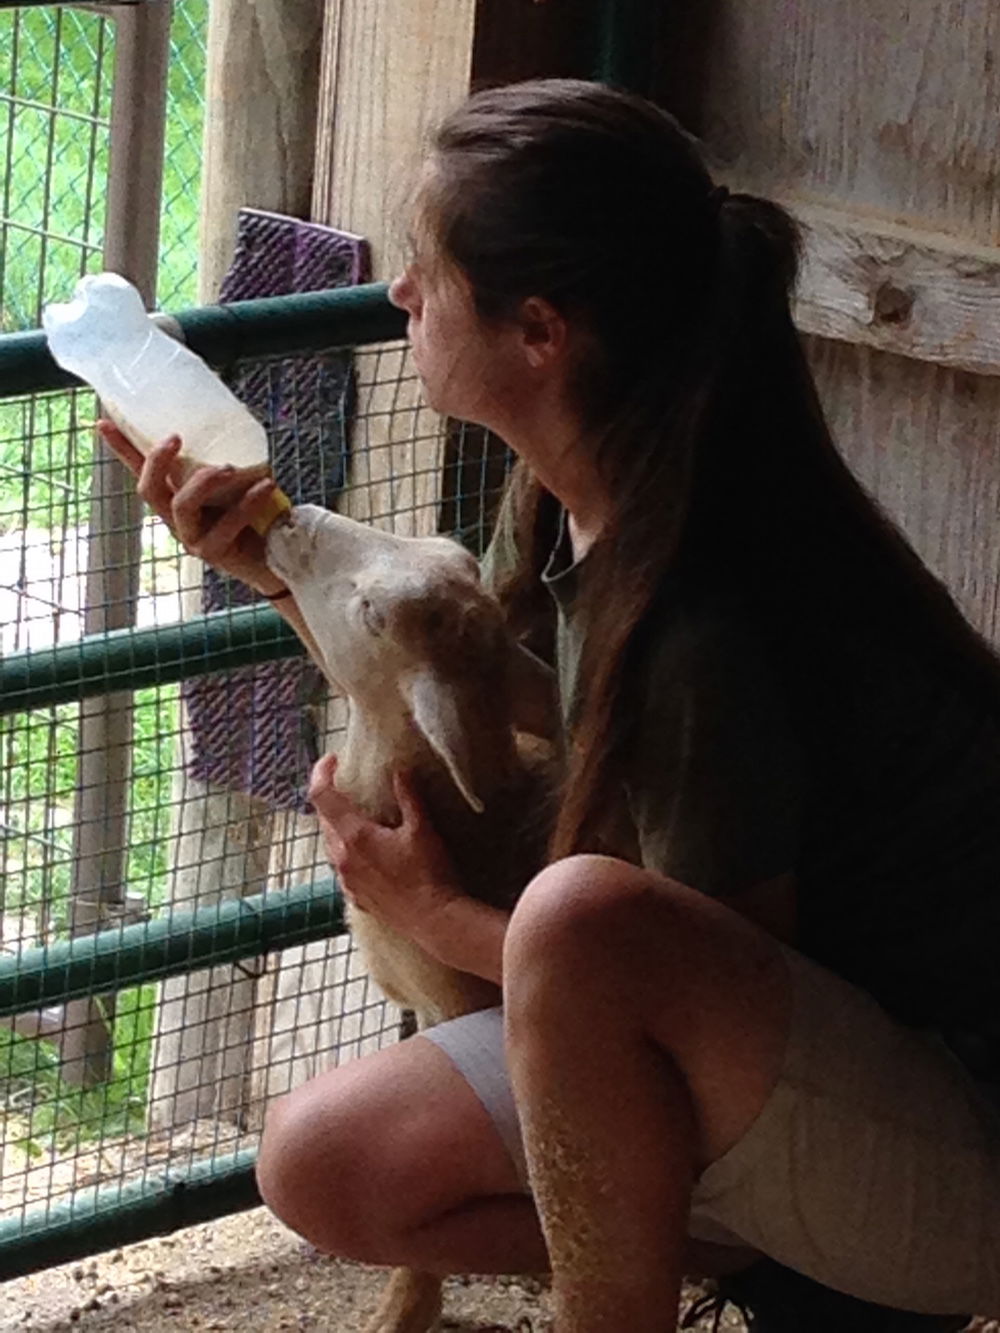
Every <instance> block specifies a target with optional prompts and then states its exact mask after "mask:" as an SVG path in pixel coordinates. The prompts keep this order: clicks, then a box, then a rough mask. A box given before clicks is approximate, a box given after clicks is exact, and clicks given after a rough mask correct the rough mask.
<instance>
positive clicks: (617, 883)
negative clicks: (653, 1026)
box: [505, 854, 692, 973]
mask: <svg viewBox="0 0 1000 1333" xmlns="http://www.w3.org/2000/svg"><path fill="white" fill-rule="evenodd" d="M690 896H692V895H691V894H690V890H687V889H684V888H683V887H682V886H680V885H674V884H673V883H672V882H671V881H669V880H666V879H663V878H662V877H661V876H659V875H654V874H652V873H650V872H649V871H645V870H642V869H640V868H638V867H636V866H633V865H630V864H629V863H628V862H626V861H619V860H616V859H614V858H612V857H609V856H596V855H589V854H580V855H576V856H568V857H564V858H563V859H562V860H559V861H555V862H553V863H552V864H551V865H549V866H546V867H545V869H544V870H542V871H541V872H540V873H539V874H538V875H536V876H535V878H534V879H533V880H532V881H531V883H530V884H529V885H528V887H527V888H526V889H525V891H524V893H523V894H522V896H521V899H520V901H519V902H518V904H517V906H516V908H515V909H514V914H513V916H512V918H511V922H510V927H509V929H508V932H507V937H506V942H505V943H506V952H505V973H506V971H507V965H512V966H513V968H514V969H515V972H516V971H518V970H520V969H521V968H523V967H524V966H525V965H534V964H535V963H539V964H541V966H542V967H543V969H545V968H547V967H549V966H551V965H552V964H553V962H554V960H556V959H558V960H559V963H560V966H562V965H564V964H565V963H566V962H568V961H569V960H570V959H571V958H572V957H573V956H574V955H583V956H586V955H587V954H589V953H591V952H593V951H595V950H598V951H599V952H600V953H601V954H602V955H604V956H605V957H606V958H608V959H609V960H610V959H611V957H612V956H613V955H612V953H611V951H610V950H609V949H608V948H607V945H608V943H609V942H610V941H611V940H612V939H618V940H623V939H624V938H625V937H627V936H628V935H630V934H632V933H635V932H637V931H638V932H642V931H648V929H649V927H650V925H651V923H652V916H653V914H654V912H655V914H656V916H657V917H659V918H662V916H663V915H664V913H665V912H667V913H669V914H671V915H672V916H676V918H677V921H676V929H677V930H678V931H681V930H682V929H683V920H682V918H683V915H684V911H685V898H686V897H690Z"/></svg>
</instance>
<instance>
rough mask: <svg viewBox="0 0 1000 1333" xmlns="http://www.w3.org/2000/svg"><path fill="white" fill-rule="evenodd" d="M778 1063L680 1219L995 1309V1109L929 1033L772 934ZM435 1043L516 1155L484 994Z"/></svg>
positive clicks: (497, 1029)
mask: <svg viewBox="0 0 1000 1333" xmlns="http://www.w3.org/2000/svg"><path fill="white" fill-rule="evenodd" d="M784 952H785V957H786V959H787V961H788V966H789V970H790V973H791V977H792V993H793V1012H792V1026H791V1033H790V1037H789V1042H788V1048H787V1051H786V1053H785V1059H784V1064H783V1068H782V1072H781V1076H780V1078H779V1080H778V1083H777V1085H776V1086H775V1088H774V1090H773V1092H772V1093H771V1095H770V1097H769V1099H768V1101H767V1102H766V1103H765V1105H764V1107H763V1109H762V1111H761V1112H760V1115H759V1116H758V1117H757V1119H756V1120H755V1121H754V1123H753V1124H752V1125H751V1126H750V1128H749V1130H748V1131H747V1132H746V1134H745V1135H744V1136H743V1138H742V1139H741V1140H740V1141H739V1142H738V1143H737V1144H736V1145H735V1146H734V1147H733V1148H732V1149H731V1150H730V1151H729V1152H727V1153H726V1154H725V1155H724V1156H723V1157H721V1158H720V1159H719V1160H718V1161H716V1162H713V1163H712V1165H711V1166H709V1167H708V1169H707V1170H706V1171H705V1172H704V1173H703V1174H702V1176H701V1178H700V1180H699V1181H698V1182H697V1185H696V1187H695V1191H694V1196H693V1201H692V1207H691V1220H690V1228H689V1229H690V1233H691V1235H692V1237H694V1238H696V1239H699V1240H706V1241H712V1242H715V1243H717V1244H730V1245H734V1244H735V1245H743V1246H750V1247H752V1248H753V1249H755V1250H759V1251H760V1252H762V1253H764V1254H767V1255H770V1256H771V1257H772V1258H773V1259H777V1260H778V1261H780V1262H781V1263H784V1264H787V1265H788V1266H789V1267H791V1268H795V1269H797V1270H798V1271H800V1272H803V1273H806V1274H808V1275H809V1276H810V1277H813V1278H816V1279H817V1280H819V1281H820V1282H824V1283H825V1284H826V1285H827V1286H832V1287H835V1288H838V1289H840V1290H844V1291H848V1292H850V1293H851V1294H852V1295H854V1296H858V1297H860V1298H862V1299H864V1300H870V1301H877V1302H880V1303H882V1304H885V1305H894V1306H902V1307H904V1308H909V1309H914V1310H924V1311H927V1312H931V1313H942V1312H949V1313H950V1312H955V1313H975V1314H982V1315H991V1316H997V1315H1000V1114H998V1111H997V1108H996V1106H995V1105H994V1103H993V1102H992V1101H991V1100H990V1099H988V1098H987V1097H986V1096H985V1095H983V1093H982V1091H981V1089H980V1088H979V1087H978V1086H977V1084H976V1083H975V1081H974V1080H973V1079H972V1078H971V1077H970V1076H969V1075H968V1074H967V1073H966V1071H965V1070H964V1069H963V1068H962V1066H961V1065H960V1064H959V1063H958V1061H957V1060H956V1059H955V1058H954V1057H953V1056H952V1055H951V1053H950V1052H949V1051H948V1049H947V1047H946V1046H945V1045H944V1044H943V1043H942V1042H941V1041H939V1040H938V1039H937V1038H935V1037H932V1036H929V1035H927V1034H924V1033H919V1032H914V1031H912V1030H911V1029H909V1028H904V1027H901V1026H900V1025H899V1024H897V1023H895V1022H893V1021H892V1020H891V1019H890V1018H889V1017H888V1016H887V1015H886V1014H885V1012H884V1011H883V1010H882V1009H881V1008H880V1007H879V1006H878V1005H877V1004H876V1003H875V1002H874V1001H873V1000H872V999H871V998H870V997H869V996H867V995H866V994H864V993H863V992H862V991H859V990H857V989H855V988H854V987H853V986H850V985H848V984H847V983H846V982H844V981H842V980H840V978H838V977H835V976H834V975H833V974H832V973H830V972H828V971H826V970H825V969H823V968H821V967H818V966H816V965H815V964H813V963H810V962H808V961H807V960H806V959H804V958H802V957H801V956H800V955H799V954H796V953H794V952H793V951H791V950H785V951H784ZM422 1035H423V1036H425V1037H427V1038H429V1039H430V1040H431V1041H433V1042H434V1043H435V1044H436V1045H437V1046H438V1047H440V1048H441V1049H442V1050H443V1051H444V1052H445V1053H446V1054H447V1055H448V1056H449V1058H450V1059H451V1060H452V1062H453V1063H454V1065H455V1066H456V1068H457V1069H458V1070H459V1072H460V1073H461V1074H462V1075H463V1077H464V1078H465V1079H466V1080H467V1081H468V1083H469V1084H470V1086H471V1087H472V1088H473V1090H474V1091H475V1092H476V1093H477V1095H478V1096H479V1098H480V1100H481V1101H482V1102H483V1104H484V1106H485V1107H486V1109H487V1111H489V1113H490V1115H491V1117H492V1118H493V1120H494V1122H495V1124H496V1127H497V1132H498V1133H499V1135H500V1137H501V1138H502V1139H503V1141H504V1143H505V1144H506V1146H507V1148H508V1150H509V1152H510V1155H511V1157H512V1158H513V1160H514V1162H515V1164H516V1166H517V1168H518V1171H519V1172H520V1174H521V1178H522V1180H524V1181H525V1188H526V1189H527V1188H528V1185H527V1169H526V1166H525V1160H524V1151H523V1148H522V1145H521V1136H520V1130H519V1126H518V1116H517V1107H516V1105H515V1103H514V1098H513V1095H512V1092H511V1088H510V1083H509V1080H508V1077H507V1071H506V1063H505V1059H504V1039H503V1014H502V1011H501V1010H499V1009H488V1010H485V1011H483V1012H481V1013H477V1014H469V1015H467V1016H466V1017H463V1018H458V1019H455V1020H453V1021H451V1022H448V1023H442V1024H441V1025H440V1026H438V1027H434V1028H430V1029H427V1030H426V1031H425V1032H424V1033H423V1034H422Z"/></svg>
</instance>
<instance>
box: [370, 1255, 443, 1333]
mask: <svg viewBox="0 0 1000 1333" xmlns="http://www.w3.org/2000/svg"><path fill="white" fill-rule="evenodd" d="M440 1317H441V1279H440V1278H439V1277H435V1276H434V1275H433V1274H432V1273H418V1272H416V1271H415V1270H414V1269H412V1268H395V1269H393V1271H392V1273H391V1274H390V1275H389V1281H388V1283H387V1284H386V1287H385V1290H384V1291H383V1293H382V1299H381V1300H380V1301H379V1304H378V1309H377V1310H376V1311H375V1314H374V1315H373V1316H372V1319H371V1322H370V1323H368V1324H366V1325H365V1333H431V1330H432V1329H434V1328H436V1327H437V1323H438V1320H439V1319H440Z"/></svg>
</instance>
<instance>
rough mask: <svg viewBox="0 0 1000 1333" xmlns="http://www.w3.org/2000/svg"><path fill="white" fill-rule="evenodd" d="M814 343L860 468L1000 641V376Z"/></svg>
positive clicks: (816, 363)
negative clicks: (983, 374)
mask: <svg viewBox="0 0 1000 1333" xmlns="http://www.w3.org/2000/svg"><path fill="white" fill-rule="evenodd" d="M809 351H810V360H811V363H812V366H813V371H814V373H815V375H816V380H817V384H818V386H819V389H820V393H821V396H822V398H823V401H824V404H825V406H826V411H827V416H828V418H829V421H830V425H831V427H832V429H833V432H834V437H835V438H836V440H837V441H838V443H839V445H840V447H841V451H842V452H843V454H844V456H845V457H846V459H847V461H848V462H849V463H850V465H851V467H852V469H853V471H854V472H855V474H856V475H857V476H858V477H859V478H860V479H861V481H862V482H863V483H864V484H865V485H866V486H867V488H868V489H869V490H870V491H871V492H872V494H873V495H875V496H877V497H878V500H879V502H880V503H881V504H882V506H883V507H884V508H885V509H886V510H887V512H888V513H889V514H890V515H891V516H892V517H893V518H894V519H895V520H896V521H897V522H898V523H899V524H900V526H901V527H902V528H903V529H904V530H905V531H906V532H907V533H908V534H909V535H910V536H911V538H912V539H913V541H914V542H915V544H916V545H917V546H918V548H919V550H920V554H921V556H922V557H923V559H924V560H925V561H926V562H927V564H928V565H929V566H930V568H931V569H932V570H933V571H934V573H935V574H937V575H938V577H939V578H941V579H943V580H944V581H945V583H946V584H947V585H948V587H949V589H950V590H951V592H952V594H953V595H954V597H955V599H956V601H957V602H958V604H959V605H960V606H961V608H962V610H963V611H964V612H965V614H966V615H967V616H968V617H969V619H970V620H971V621H972V622H973V624H975V625H976V627H977V628H978V629H980V630H981V631H982V632H983V633H985V634H986V635H987V636H989V637H990V638H991V639H993V640H994V641H998V642H1000V524H998V523H997V521H996V515H997V514H998V513H1000V466H998V460H1000V378H997V377H995V376H992V377H986V376H978V375H970V374H967V373H964V372H962V371H955V370H950V369H947V368H945V367H941V366H929V365H925V364H921V363H920V362H918V361H910V360H907V359H905V358H903V357H895V356H890V355H886V354H885V353H883V352H879V351H876V350H874V349H873V348H869V347H862V346H850V345H848V344H846V343H842V342H830V341H827V340H825V339H824V340H821V339H810V340H809Z"/></svg>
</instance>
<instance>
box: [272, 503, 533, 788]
mask: <svg viewBox="0 0 1000 1333" xmlns="http://www.w3.org/2000/svg"><path fill="white" fill-rule="evenodd" d="M267 558H268V563H269V565H270V566H271V568H272V569H273V570H274V572H275V573H276V574H277V575H278V576H279V577H280V578H282V579H284V581H285V582H286V583H287V585H288V586H289V587H290V588H291V589H292V590H293V591H294V593H295V598H296V601H297V603H298V605H299V608H300V610H301V612H302V615H303V617H304V618H305V621H306V623H307V625H308V627H309V630H310V632H311V633H312V635H313V638H314V639H315V640H316V643H317V646H318V648H319V650H320V652H321V653H322V655H323V658H324V661H325V664H326V668H327V672H328V674H329V676H330V678H331V680H332V681H333V682H334V683H335V684H336V685H337V686H339V688H340V689H342V690H343V692H344V693H345V694H346V695H348V696H349V697H350V698H352V699H353V700H355V701H356V702H357V703H358V704H360V705H361V706H362V707H363V709H364V711H365V712H366V713H367V714H368V715H369V716H380V717H382V718H384V719H386V721H387V722H388V721H391V720H392V719H393V718H394V717H398V716H401V715H405V717H406V719H407V721H408V722H412V724H413V725H414V726H415V727H416V728H417V729H418V731H420V732H421V733H422V734H423V736H424V737H425V739H426V740H427V742H428V743H429V744H430V746H431V748H432V749H433V750H434V751H435V752H436V753H437V754H438V756H439V757H440V758H441V760H442V761H443V762H444V763H445V765H446V766H447V768H448V769H449V771H450V773H451V775H452V777H453V779H454V780H455V783H456V785H457V786H458V788H459V790H460V791H461V792H462V794H463V796H464V797H465V798H466V800H467V801H468V802H469V804H470V805H472V806H473V807H475V808H477V809H478V808H482V806H481V801H480V798H479V795H478V791H479V786H480V784H479V780H478V775H479V769H480V765H481V763H482V762H483V760H484V758H485V759H488V752H489V750H490V748H491V747H490V746H489V745H488V744H484V742H486V741H487V738H488V737H489V735H491V734H493V735H495V734H496V729H497V727H498V726H500V727H505V728H507V729H508V730H509V727H510V721H509V719H510V711H511V710H510V676H511V671H510V658H511V655H512V654H513V653H515V652H517V651H518V650H517V648H516V645H514V644H513V642H512V640H511V638H510V636H509V634H508V632H507V630H506V627H505V625H504V621H503V617H502V614H501V612H500V609H499V607H498V606H497V604H496V602H495V601H494V600H493V598H492V597H490V596H489V595H488V594H487V593H486V592H485V590H484V589H483V588H482V587H481V586H480V581H479V566H478V564H477V563H476V561H475V559H474V558H473V557H472V556H471V555H470V554H469V553H468V551H466V550H464V549H463V548H462V547H461V546H459V545H458V544H457V543H456V542H453V541H451V540H449V539H448V538H445V537H398V536H396V535H394V534H392V533H387V532H381V531H379V530H377V529H375V528H371V527H368V526H367V525H366V524H363V523H358V522H355V521H354V520H353V519H349V518H345V517H344V516H343V515H340V514H332V513H330V512H329V511H328V510H325V509H321V508H319V507H317V506H315V505H299V506H297V507H296V508H295V509H294V510H293V511H292V514H291V516H290V518H289V520H288V521H287V522H285V523H279V524H278V525H277V526H275V527H274V528H272V530H271V533H270V536H269V538H268V546H267ZM477 749H479V750H484V751H486V752H487V753H486V754H485V755H478V754H477ZM477 761H478V762H477Z"/></svg>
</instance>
